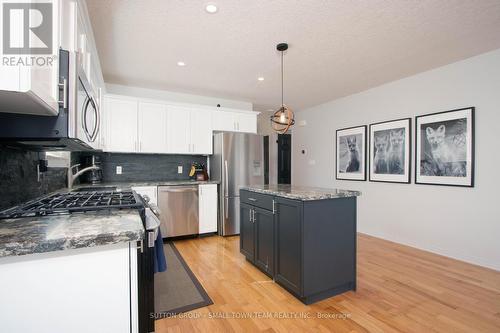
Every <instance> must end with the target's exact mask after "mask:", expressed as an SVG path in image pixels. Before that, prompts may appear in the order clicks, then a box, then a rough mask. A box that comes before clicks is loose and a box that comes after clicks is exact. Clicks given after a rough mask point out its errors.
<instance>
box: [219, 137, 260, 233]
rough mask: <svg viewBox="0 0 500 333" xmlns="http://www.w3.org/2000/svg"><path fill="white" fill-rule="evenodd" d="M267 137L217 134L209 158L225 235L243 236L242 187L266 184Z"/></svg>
mask: <svg viewBox="0 0 500 333" xmlns="http://www.w3.org/2000/svg"><path fill="white" fill-rule="evenodd" d="M264 171H265V170H264V137H263V136H262V135H257V134H245V133H217V134H215V135H214V152H213V155H212V156H211V157H210V177H211V179H213V180H218V181H220V188H219V225H218V232H219V235H222V236H230V235H238V234H239V233H240V191H239V189H240V186H242V185H261V184H264Z"/></svg>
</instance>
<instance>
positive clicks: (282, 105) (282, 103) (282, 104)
mask: <svg viewBox="0 0 500 333" xmlns="http://www.w3.org/2000/svg"><path fill="white" fill-rule="evenodd" d="M283 52H284V51H281V107H282V108H283V107H284V97H283Z"/></svg>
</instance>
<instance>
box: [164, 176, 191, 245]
mask: <svg viewBox="0 0 500 333" xmlns="http://www.w3.org/2000/svg"><path fill="white" fill-rule="evenodd" d="M158 207H159V208H160V211H161V215H160V220H161V225H160V230H161V233H162V236H163V237H176V236H184V235H196V234H198V230H199V218H198V185H187V186H185V185H178V186H177V185H175V186H158Z"/></svg>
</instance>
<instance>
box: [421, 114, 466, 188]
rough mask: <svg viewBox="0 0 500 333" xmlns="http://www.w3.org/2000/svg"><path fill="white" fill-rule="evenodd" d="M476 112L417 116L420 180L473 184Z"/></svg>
mask: <svg viewBox="0 0 500 333" xmlns="http://www.w3.org/2000/svg"><path fill="white" fill-rule="evenodd" d="M473 111H474V108H467V109H459V110H452V111H447V112H442V113H438V114H432V115H426V116H420V117H417V156H416V157H417V168H418V169H417V175H416V177H417V179H416V182H417V183H419V182H422V183H432V184H440V185H458V186H472V184H473V171H474V170H473V163H474V158H473V128H474V127H473V121H474V118H473Z"/></svg>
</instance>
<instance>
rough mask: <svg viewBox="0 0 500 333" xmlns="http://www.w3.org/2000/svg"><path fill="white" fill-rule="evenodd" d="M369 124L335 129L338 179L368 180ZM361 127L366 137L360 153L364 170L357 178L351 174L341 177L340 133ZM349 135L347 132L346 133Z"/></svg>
mask: <svg viewBox="0 0 500 333" xmlns="http://www.w3.org/2000/svg"><path fill="white" fill-rule="evenodd" d="M367 128H368V126H367V125H361V126H352V127H346V128H340V129H337V130H336V131H335V161H334V162H335V179H336V180H352V181H366V179H367V176H366V171H367V164H368V163H367V160H366V157H367V155H366V151H367V148H366V146H367V143H368V140H367V137H366V135H367ZM356 129H359V130H361V131H362V135H363V137H364V139H363V141H362V142H363V149H362V152H361V153H360V155H361V156H362V158H363V163H362V172H361V175H362V176H361V177H358V178H356V177H355V176H350V177H347V178H346V177H339V174H340V173H341V172H340V170H339V133H340V132H342V131H353V130H356ZM346 135H347V134H346Z"/></svg>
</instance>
